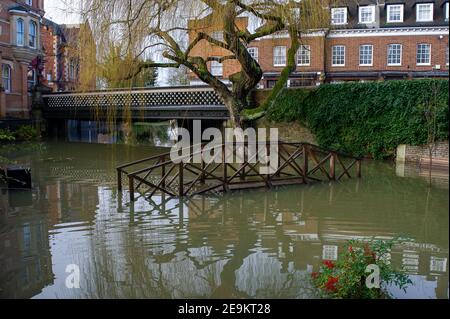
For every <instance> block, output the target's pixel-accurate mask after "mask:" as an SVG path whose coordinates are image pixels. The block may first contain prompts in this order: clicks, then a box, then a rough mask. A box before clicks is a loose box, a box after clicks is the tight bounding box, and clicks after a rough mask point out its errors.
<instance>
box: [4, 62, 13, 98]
mask: <svg viewBox="0 0 450 319" xmlns="http://www.w3.org/2000/svg"><path fill="white" fill-rule="evenodd" d="M2 87H3V90H5V92H6V93H9V92H11V67H10V66H9V65H8V64H2Z"/></svg>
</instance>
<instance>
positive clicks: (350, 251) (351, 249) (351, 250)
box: [348, 245, 353, 253]
mask: <svg viewBox="0 0 450 319" xmlns="http://www.w3.org/2000/svg"><path fill="white" fill-rule="evenodd" d="M348 252H349V253H353V247H352V245H350V246H348Z"/></svg>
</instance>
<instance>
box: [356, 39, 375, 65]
mask: <svg viewBox="0 0 450 319" xmlns="http://www.w3.org/2000/svg"><path fill="white" fill-rule="evenodd" d="M363 48H370V63H361V60H362V57H363V56H362V55H363V54H364V53H365V52H363ZM359 66H373V44H361V45H360V46H359Z"/></svg>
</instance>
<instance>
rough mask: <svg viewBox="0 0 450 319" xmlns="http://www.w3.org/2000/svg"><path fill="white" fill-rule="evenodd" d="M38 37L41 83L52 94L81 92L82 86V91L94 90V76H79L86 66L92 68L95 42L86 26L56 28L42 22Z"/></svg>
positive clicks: (83, 74)
mask: <svg viewBox="0 0 450 319" xmlns="http://www.w3.org/2000/svg"><path fill="white" fill-rule="evenodd" d="M41 33H42V43H43V51H44V68H43V72H42V83H43V84H44V85H46V86H48V87H50V88H52V90H53V91H55V92H57V91H73V90H76V89H80V86H81V84H83V88H82V89H94V88H95V76H94V73H93V72H92V74H88V73H87V72H82V71H83V70H82V68H84V70H86V69H88V68H89V67H90V65H89V64H91V66H92V67H93V66H94V65H95V55H96V53H95V42H94V38H93V35H92V32H91V28H90V26H89V24H88V23H83V24H70V25H68V24H67V25H66V24H62V25H59V24H56V23H54V22H52V21H50V20H48V19H43V23H42V30H41ZM81 48H82V50H81ZM81 53H83V54H81ZM87 59H91V60H90V61H86V60H87ZM91 70H92V69H91ZM82 80H83V81H82ZM81 82H83V83H81Z"/></svg>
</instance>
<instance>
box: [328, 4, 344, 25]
mask: <svg viewBox="0 0 450 319" xmlns="http://www.w3.org/2000/svg"><path fill="white" fill-rule="evenodd" d="M331 24H333V25H342V24H347V8H332V9H331Z"/></svg>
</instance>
